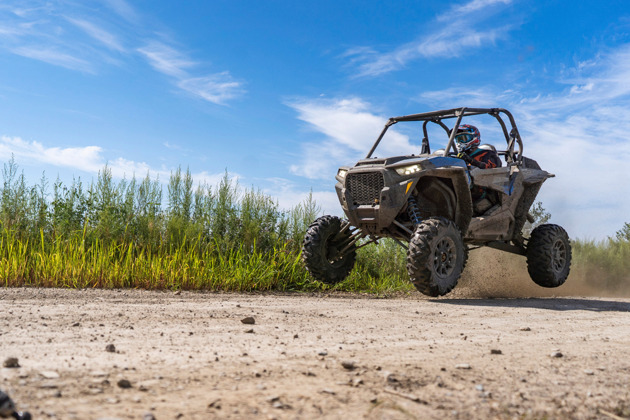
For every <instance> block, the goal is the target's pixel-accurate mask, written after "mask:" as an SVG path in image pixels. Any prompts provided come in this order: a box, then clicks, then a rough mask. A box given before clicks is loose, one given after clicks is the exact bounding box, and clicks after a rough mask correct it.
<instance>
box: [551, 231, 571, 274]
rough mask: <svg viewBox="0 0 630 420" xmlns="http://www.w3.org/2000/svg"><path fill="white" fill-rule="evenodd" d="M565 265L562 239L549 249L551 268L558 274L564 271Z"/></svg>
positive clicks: (564, 248) (565, 257)
mask: <svg viewBox="0 0 630 420" xmlns="http://www.w3.org/2000/svg"><path fill="white" fill-rule="evenodd" d="M566 264H567V247H566V246H565V245H564V241H562V239H558V240H557V241H556V242H555V243H554V244H553V248H552V249H551V268H552V269H553V271H554V272H555V273H560V272H562V270H564V267H565V265H566Z"/></svg>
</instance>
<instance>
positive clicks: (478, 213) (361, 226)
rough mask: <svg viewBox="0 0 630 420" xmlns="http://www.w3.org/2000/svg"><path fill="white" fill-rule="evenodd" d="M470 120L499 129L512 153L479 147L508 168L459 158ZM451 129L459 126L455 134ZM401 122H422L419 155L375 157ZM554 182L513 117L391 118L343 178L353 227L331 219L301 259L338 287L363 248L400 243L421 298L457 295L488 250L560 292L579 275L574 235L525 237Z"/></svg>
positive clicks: (445, 114)
mask: <svg viewBox="0 0 630 420" xmlns="http://www.w3.org/2000/svg"><path fill="white" fill-rule="evenodd" d="M488 116H490V117H494V118H488ZM471 117H474V118H473V119H479V118H486V119H489V120H490V121H494V120H496V122H498V124H499V127H497V129H496V132H497V133H500V132H502V135H503V136H504V137H505V142H506V143H505V147H504V148H503V149H501V148H499V150H497V149H496V148H495V147H494V146H493V145H490V144H483V145H481V146H479V147H480V148H492V149H493V150H495V151H496V152H497V153H498V155H499V157H501V158H502V159H503V160H504V164H502V165H501V167H497V168H492V169H479V168H476V167H471V166H469V165H468V164H467V163H466V162H465V161H464V160H462V159H459V158H457V157H456V156H457V154H456V150H455V146H454V138H455V133H456V132H457V129H458V127H459V126H460V124H461V123H462V119H466V121H467V122H468V120H470V119H471ZM505 117H507V120H508V122H509V125H510V127H508V126H507V125H506V123H505V121H504V118H505ZM449 121H450V122H453V121H454V125H453V126H452V127H451V128H449V126H448V125H447V122H449ZM400 122H415V126H416V130H415V131H412V133H414V132H415V133H417V134H420V133H421V135H422V137H421V138H422V142H421V144H420V145H419V147H418V148H419V150H417V152H416V153H418V154H406V155H402V156H394V157H387V158H379V157H373V154H374V151H375V150H376V148H377V147H378V146H379V144H380V143H381V140H382V139H383V138H384V136H385V134H386V132H387V130H388V129H389V128H390V127H391V126H393V125H394V124H397V123H400ZM495 126H496V123H495ZM428 128H429V129H428ZM392 131H394V130H392ZM436 131H437V132H439V133H442V132H443V133H445V134H446V135H445V136H442V137H443V139H442V144H445V147H444V148H443V149H441V150H435V151H434V152H433V153H432V152H431V146H430V143H429V132H432V133H434V132H436ZM498 135H499V136H500V135H501V134H498ZM389 137H390V136H388V138H389ZM398 138H400V136H398ZM482 139H484V137H482ZM436 143H437V144H440V142H439V140H438V141H437V142H436ZM409 152H412V150H410V151H409ZM409 152H407V153H409ZM553 176H554V175H553V174H550V173H549V172H546V171H543V170H541V168H540V166H539V165H538V163H536V161H535V160H533V159H530V158H527V157H525V156H523V142H522V140H521V136H520V134H519V132H518V129H517V128H516V123H515V122H514V118H513V116H512V114H511V113H510V112H509V111H507V110H506V109H502V108H489V109H486V108H456V109H449V110H443V111H435V112H427V113H423V114H414V115H406V116H402V117H394V118H390V119H389V121H387V123H386V124H385V128H384V129H383V131H382V132H381V134H380V135H379V136H378V138H377V139H376V142H375V143H374V145H373V146H372V149H371V150H370V151H369V153H368V154H367V156H366V158H365V159H362V160H360V161H359V162H357V163H356V165H354V166H352V167H341V168H340V169H339V171H338V172H337V176H336V179H337V184H336V185H335V189H336V191H337V195H338V197H339V202H340V203H341V207H342V208H343V211H344V213H345V215H346V217H347V220H344V219H341V218H339V217H337V216H330V215H327V216H322V217H320V218H318V219H317V220H315V221H314V222H313V223H312V224H311V225H310V226H309V228H308V231H307V233H306V236H305V238H304V242H303V249H302V259H303V261H304V263H305V266H306V268H307V270H308V271H309V272H310V274H311V275H312V276H313V277H314V278H315V279H317V280H319V281H321V282H324V283H328V284H335V283H338V282H341V281H342V280H344V279H345V278H346V277H347V276H348V275H349V273H350V271H351V270H352V268H353V266H354V263H355V257H356V250H357V249H358V248H360V247H363V246H366V245H369V244H371V243H375V242H377V241H378V240H379V239H381V238H391V239H393V240H394V241H396V242H397V243H398V244H400V245H401V246H403V247H404V248H406V249H407V271H408V274H409V278H410V280H411V282H412V283H413V284H414V285H415V287H416V289H418V290H419V291H420V292H422V293H424V294H426V295H429V296H441V295H445V294H446V293H448V292H449V291H451V290H452V289H453V287H455V286H456V285H457V281H458V280H459V278H460V276H461V273H462V271H463V269H464V266H465V265H466V260H467V258H468V251H469V250H470V249H474V248H477V247H480V246H488V247H491V248H496V249H499V250H502V251H507V252H511V253H515V254H520V255H524V256H526V257H527V267H528V271H529V274H530V276H531V278H532V279H533V280H534V282H536V283H537V284H538V285H540V286H543V287H557V286H560V285H561V284H563V283H564V281H565V280H566V278H567V276H568V275H569V269H570V265H571V245H570V243H569V238H568V235H567V233H566V231H565V230H564V229H563V228H562V227H560V226H557V225H553V224H543V225H540V226H537V227H536V228H535V229H533V231H531V234H530V235H529V237H526V236H525V235H524V234H523V228H524V226H525V225H526V222H527V221H529V222H530V223H533V222H534V218H533V217H532V215H531V214H530V213H529V209H530V207H531V205H532V204H533V203H534V200H535V198H536V195H537V194H538V191H539V190H540V187H541V185H542V184H543V182H544V181H545V180H546V179H547V178H551V177H553ZM473 188H481V189H482V190H483V191H484V194H483V195H482V196H483V198H481V199H479V198H477V197H475V198H476V199H475V200H473V194H471V189H473Z"/></svg>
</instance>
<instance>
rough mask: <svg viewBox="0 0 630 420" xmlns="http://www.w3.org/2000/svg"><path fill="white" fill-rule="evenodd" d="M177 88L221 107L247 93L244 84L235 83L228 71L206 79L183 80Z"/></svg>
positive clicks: (192, 78) (205, 77)
mask: <svg viewBox="0 0 630 420" xmlns="http://www.w3.org/2000/svg"><path fill="white" fill-rule="evenodd" d="M177 86H178V87H180V88H181V89H183V90H185V91H186V92H189V93H191V94H193V95H195V96H198V97H200V98H202V99H204V100H206V101H208V102H212V103H215V104H219V105H222V104H225V102H227V101H228V100H230V99H234V98H237V97H239V96H241V95H243V94H244V93H245V89H244V88H243V84H242V83H241V82H237V81H235V80H234V79H233V78H232V76H231V75H230V73H229V72H227V71H224V72H221V73H215V74H211V75H209V76H204V77H189V78H183V79H180V80H179V81H178V82H177Z"/></svg>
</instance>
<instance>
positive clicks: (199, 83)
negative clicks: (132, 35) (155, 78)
mask: <svg viewBox="0 0 630 420" xmlns="http://www.w3.org/2000/svg"><path fill="white" fill-rule="evenodd" d="M138 52H140V53H141V54H142V55H143V56H144V57H145V58H146V59H147V61H148V62H149V64H150V65H151V66H152V67H153V68H154V69H155V70H157V71H159V72H161V73H163V74H165V75H167V76H170V77H172V78H173V79H174V83H175V85H176V86H177V87H178V88H180V89H182V90H183V91H185V92H188V93H190V94H192V95H194V96H196V97H199V98H201V99H203V100H205V101H208V102H212V103H214V104H218V105H223V104H225V102H226V101H228V100H230V99H233V98H236V97H239V96H241V95H243V94H244V93H245V89H244V88H243V84H242V83H241V82H238V81H236V80H234V79H233V78H232V76H231V75H230V73H229V72H227V71H224V72H220V73H215V74H210V75H206V76H194V75H191V71H192V68H193V67H195V66H196V65H197V63H195V62H194V61H192V60H191V59H189V58H188V57H187V56H186V55H185V54H184V53H182V52H180V51H178V50H176V49H175V48H173V47H171V46H169V45H166V44H164V43H162V42H158V41H151V42H150V43H149V44H147V45H146V46H145V47H142V48H139V49H138Z"/></svg>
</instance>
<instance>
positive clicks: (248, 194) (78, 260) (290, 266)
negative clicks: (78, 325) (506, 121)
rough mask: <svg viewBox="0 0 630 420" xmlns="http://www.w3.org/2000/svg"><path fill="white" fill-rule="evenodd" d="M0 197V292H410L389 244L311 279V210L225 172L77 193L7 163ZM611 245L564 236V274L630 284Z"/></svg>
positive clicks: (625, 255) (628, 248) (399, 252)
mask: <svg viewBox="0 0 630 420" xmlns="http://www.w3.org/2000/svg"><path fill="white" fill-rule="evenodd" d="M2 175H3V184H2V189H1V190H0V285H4V286H5V287H12V286H36V287H66V288H88V287H101V288H143V289H185V290H213V291H238V292H244V291H268V290H275V291H320V290H338V291H347V292H370V293H391V292H399V291H410V290H412V289H413V288H412V286H411V285H410V283H409V281H408V279H407V274H406V270H405V251H404V250H403V249H402V248H401V247H399V246H398V245H397V244H395V243H394V242H393V241H389V240H384V241H380V242H379V244H378V245H376V246H374V245H372V246H368V247H365V248H361V249H360V250H359V251H358V255H357V264H356V266H355V269H354V270H353V271H352V273H351V274H350V276H349V277H348V278H347V279H346V280H345V281H344V282H342V283H340V284H338V285H335V286H327V285H323V284H321V283H318V282H315V281H312V280H311V278H310V277H309V275H308V273H307V272H306V270H305V269H304V267H303V265H302V263H301V260H300V249H301V245H302V238H303V237H304V233H305V231H306V228H307V227H308V225H309V224H310V223H311V222H312V221H313V220H315V218H317V216H318V215H319V213H320V209H319V208H318V206H317V204H316V203H315V201H314V200H313V199H312V197H309V198H307V199H306V200H305V201H304V202H303V203H300V204H299V205H297V206H295V207H294V208H292V209H290V210H287V211H284V210H282V209H280V208H279V206H278V204H277V202H276V201H275V200H274V199H273V198H272V197H269V196H267V195H266V194H264V193H262V192H261V191H258V190H255V189H253V188H252V189H243V188H241V187H240V186H239V185H238V183H237V182H236V181H234V180H233V179H230V178H229V176H228V175H227V173H226V174H225V176H224V177H223V179H222V180H221V182H220V183H219V184H218V185H216V186H209V185H204V184H200V185H196V186H194V183H193V179H192V177H191V175H190V172H189V171H185V172H184V171H182V170H181V169H180V170H177V171H175V172H174V173H172V174H171V177H170V179H169V182H168V184H167V186H166V197H167V198H166V200H164V199H163V196H164V190H163V187H162V184H160V183H159V182H158V180H155V179H151V178H150V177H149V176H148V175H147V177H145V178H144V179H142V180H136V179H135V178H132V179H131V180H122V181H118V182H115V181H114V179H113V177H112V174H111V171H110V170H109V168H107V167H105V168H104V169H103V170H102V171H101V172H100V173H99V175H98V177H97V179H96V180H95V181H93V182H91V183H90V184H89V185H87V186H86V185H84V184H83V183H82V182H81V180H80V179H77V180H74V181H73V182H72V184H71V185H64V184H63V183H61V182H60V181H58V180H57V181H56V182H54V183H53V186H52V191H48V190H49V182H48V180H47V179H46V178H45V177H42V179H41V181H40V183H39V184H38V185H35V186H29V185H27V183H26V181H25V178H24V175H23V174H18V168H17V165H16V164H15V162H14V161H13V160H11V161H9V162H8V163H7V164H5V165H4V168H3V173H2ZM626 230H627V232H626V231H620V232H618V233H617V237H616V238H609V239H607V240H604V241H599V242H595V241H588V240H574V241H573V242H572V245H573V267H572V273H573V274H572V276H574V275H578V276H583V279H582V281H583V282H585V283H587V284H591V285H593V286H594V287H596V288H598V289H606V290H610V291H614V290H622V289H627V288H628V286H627V285H630V233H628V232H630V225H629V226H626Z"/></svg>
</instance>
